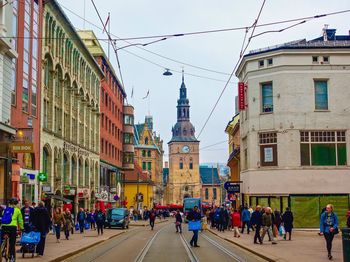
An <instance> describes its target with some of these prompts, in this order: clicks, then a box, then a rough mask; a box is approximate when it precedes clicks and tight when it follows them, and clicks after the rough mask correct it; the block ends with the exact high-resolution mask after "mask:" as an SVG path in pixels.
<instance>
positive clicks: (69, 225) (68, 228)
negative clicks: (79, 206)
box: [63, 213, 73, 231]
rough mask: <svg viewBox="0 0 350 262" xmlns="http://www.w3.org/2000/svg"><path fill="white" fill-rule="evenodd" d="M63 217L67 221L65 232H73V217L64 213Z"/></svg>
mask: <svg viewBox="0 0 350 262" xmlns="http://www.w3.org/2000/svg"><path fill="white" fill-rule="evenodd" d="M63 217H64V220H65V223H64V227H63V228H64V230H65V231H71V229H72V227H73V219H72V215H71V214H70V213H68V214H67V213H63Z"/></svg>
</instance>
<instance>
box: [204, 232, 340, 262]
mask: <svg viewBox="0 0 350 262" xmlns="http://www.w3.org/2000/svg"><path fill="white" fill-rule="evenodd" d="M209 231H210V232H212V233H214V234H216V235H217V236H219V237H221V238H224V239H226V240H228V241H230V242H231V243H234V244H236V245H238V246H240V247H242V248H244V249H246V250H248V251H250V252H253V253H255V254H257V255H260V256H261V257H263V258H265V259H268V260H269V261H288V262H293V261H298V262H299V261H308V262H322V261H329V260H328V258H327V249H326V242H325V240H324V237H323V236H322V237H321V236H319V235H318V234H317V232H315V231H293V235H292V241H286V240H284V239H283V238H281V237H279V238H278V239H279V240H278V241H277V245H272V244H271V242H269V241H268V236H267V235H266V236H265V239H264V244H263V245H259V244H258V245H257V244H254V243H253V238H254V233H255V232H250V234H249V235H247V234H246V233H245V234H241V237H240V238H235V237H234V236H233V231H225V232H224V233H222V232H219V231H217V230H216V229H209ZM332 255H333V260H332V261H339V262H340V261H343V251H342V243H341V234H338V235H336V236H335V238H334V240H333V249H332Z"/></svg>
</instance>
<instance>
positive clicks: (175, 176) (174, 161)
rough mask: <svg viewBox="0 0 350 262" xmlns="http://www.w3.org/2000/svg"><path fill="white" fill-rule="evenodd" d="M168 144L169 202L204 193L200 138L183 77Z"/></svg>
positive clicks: (179, 201) (175, 202)
mask: <svg viewBox="0 0 350 262" xmlns="http://www.w3.org/2000/svg"><path fill="white" fill-rule="evenodd" d="M172 133H173V136H172V139H171V140H170V142H169V143H168V145H169V176H168V180H167V189H166V191H167V192H166V198H167V204H182V202H183V199H184V198H187V197H201V181H200V175H199V141H198V140H197V138H196V137H195V128H194V126H193V125H192V123H191V122H190V105H189V100H188V98H187V89H186V86H185V83H184V77H182V84H181V88H180V98H179V99H178V101H177V123H176V124H175V126H174V127H173V129H172Z"/></svg>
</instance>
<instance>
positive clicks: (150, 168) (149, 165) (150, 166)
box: [147, 162, 152, 171]
mask: <svg viewBox="0 0 350 262" xmlns="http://www.w3.org/2000/svg"><path fill="white" fill-rule="evenodd" d="M147 169H148V171H151V170H152V162H148V163H147Z"/></svg>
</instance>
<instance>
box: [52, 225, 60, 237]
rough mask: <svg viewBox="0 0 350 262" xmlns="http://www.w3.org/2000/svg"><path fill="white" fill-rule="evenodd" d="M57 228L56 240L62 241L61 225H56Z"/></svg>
mask: <svg viewBox="0 0 350 262" xmlns="http://www.w3.org/2000/svg"><path fill="white" fill-rule="evenodd" d="M54 227H55V232H56V238H57V239H60V238H61V225H54Z"/></svg>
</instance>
